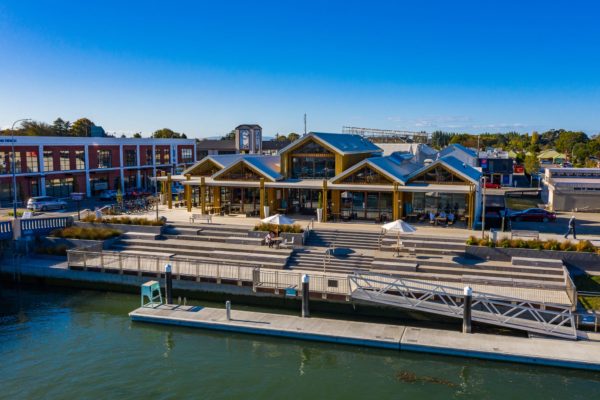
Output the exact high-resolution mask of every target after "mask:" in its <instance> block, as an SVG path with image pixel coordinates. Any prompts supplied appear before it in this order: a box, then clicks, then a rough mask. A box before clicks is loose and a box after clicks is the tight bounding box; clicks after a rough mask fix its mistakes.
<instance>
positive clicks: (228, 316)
mask: <svg viewBox="0 0 600 400" xmlns="http://www.w3.org/2000/svg"><path fill="white" fill-rule="evenodd" d="M225 311H226V313H227V321H231V301H229V300H227V301H226V302H225Z"/></svg>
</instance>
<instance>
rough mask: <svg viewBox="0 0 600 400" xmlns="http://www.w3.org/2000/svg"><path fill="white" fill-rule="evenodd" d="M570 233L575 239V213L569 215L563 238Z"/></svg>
mask: <svg viewBox="0 0 600 400" xmlns="http://www.w3.org/2000/svg"><path fill="white" fill-rule="evenodd" d="M570 234H573V239H577V234H576V233H575V215H571V219H570V220H569V230H568V231H567V233H565V239H567V238H568V237H569V235H570Z"/></svg>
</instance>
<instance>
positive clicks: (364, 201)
mask: <svg viewBox="0 0 600 400" xmlns="http://www.w3.org/2000/svg"><path fill="white" fill-rule="evenodd" d="M464 153H465V151H463V149H461V148H460V147H459V148H457V149H455V150H453V152H451V154H449V155H445V156H441V153H440V156H436V159H435V160H432V159H427V161H426V162H423V161H425V160H419V159H418V158H416V157H415V153H414V152H412V151H396V152H392V153H391V154H387V155H384V150H383V149H381V148H380V147H378V146H377V145H375V144H373V143H372V142H370V141H369V140H367V139H365V138H363V137H362V136H360V135H353V134H336V133H321V132H310V133H308V134H306V135H304V136H302V137H300V138H299V139H297V140H295V141H294V142H292V143H290V144H289V145H288V146H286V147H284V148H283V149H281V151H279V153H278V155H277V156H266V155H258V154H232V155H216V156H207V157H205V158H203V159H202V160H200V161H199V162H197V163H196V164H195V165H194V166H192V167H190V168H188V169H187V170H186V171H184V175H180V176H175V177H173V178H172V179H174V180H180V181H183V182H182V183H183V184H184V186H185V187H187V189H186V192H187V193H188V194H187V196H188V201H189V204H190V207H191V204H192V203H195V204H196V206H197V207H199V208H200V210H201V211H202V212H209V213H210V212H217V213H243V214H246V215H247V216H261V217H264V216H265V215H267V214H268V213H275V212H280V213H286V214H304V215H315V214H316V210H317V208H319V205H322V213H323V219H324V220H325V221H327V220H331V219H333V220H337V219H353V218H356V219H364V220H375V221H382V220H390V219H398V218H419V216H422V215H429V213H430V212H433V213H438V212H441V211H445V212H446V213H448V212H451V213H453V214H455V215H456V216H457V220H462V221H464V223H465V224H466V225H467V226H472V224H473V221H474V219H475V216H476V215H478V210H479V204H480V203H481V199H480V190H479V187H480V178H481V172H480V170H478V169H477V168H475V167H474V166H472V165H471V164H469V163H467V162H465V161H464V160H461V159H460V158H458V157H456V156H455V154H464ZM167 179H169V178H167V177H162V178H159V180H167ZM166 187H169V185H166Z"/></svg>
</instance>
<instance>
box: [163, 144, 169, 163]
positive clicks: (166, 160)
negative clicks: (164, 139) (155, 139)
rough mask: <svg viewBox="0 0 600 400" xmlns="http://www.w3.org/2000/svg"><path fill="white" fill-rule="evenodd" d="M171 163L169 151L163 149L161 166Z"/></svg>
mask: <svg viewBox="0 0 600 400" xmlns="http://www.w3.org/2000/svg"><path fill="white" fill-rule="evenodd" d="M170 162H171V149H169V148H168V147H167V148H165V149H163V164H168V163H170Z"/></svg>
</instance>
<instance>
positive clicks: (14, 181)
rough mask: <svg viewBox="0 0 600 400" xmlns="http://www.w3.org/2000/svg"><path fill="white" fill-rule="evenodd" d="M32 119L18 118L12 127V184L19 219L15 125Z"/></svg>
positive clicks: (14, 208) (14, 216) (15, 211)
mask: <svg viewBox="0 0 600 400" xmlns="http://www.w3.org/2000/svg"><path fill="white" fill-rule="evenodd" d="M25 121H31V119H29V118H22V119H18V120H16V121H15V122H13V124H12V128H10V133H11V138H12V140H11V147H12V155H11V165H10V170H11V172H12V184H13V218H14V219H17V174H16V171H15V166H16V163H15V158H16V157H15V125H16V124H17V123H18V122H25Z"/></svg>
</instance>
